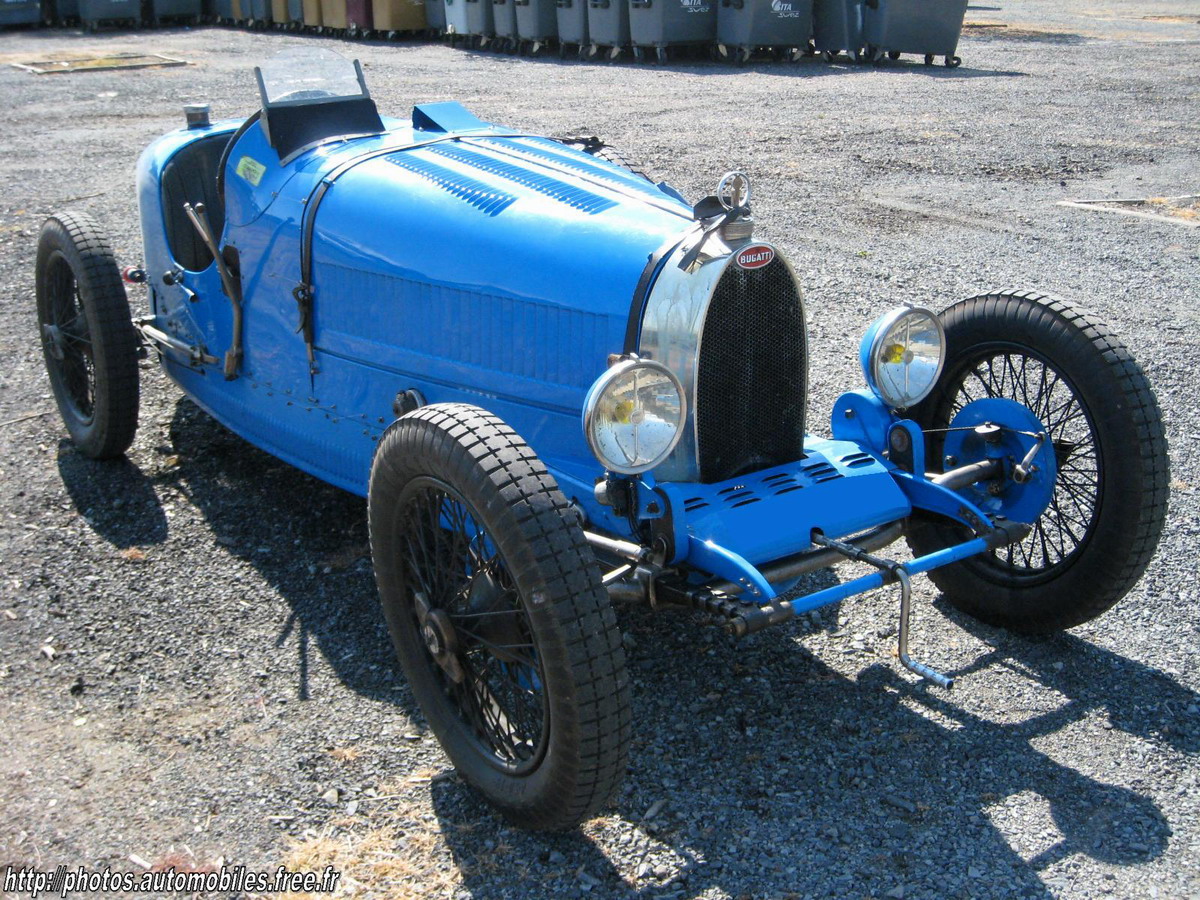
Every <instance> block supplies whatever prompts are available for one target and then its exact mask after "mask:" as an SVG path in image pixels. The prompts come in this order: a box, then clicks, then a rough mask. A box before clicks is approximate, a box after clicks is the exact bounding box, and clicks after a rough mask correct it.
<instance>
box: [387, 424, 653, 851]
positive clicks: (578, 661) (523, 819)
mask: <svg viewBox="0 0 1200 900" xmlns="http://www.w3.org/2000/svg"><path fill="white" fill-rule="evenodd" d="M369 515H370V531H371V551H372V556H373V559H374V564H375V576H376V580H377V582H378V585H379V593H380V598H381V600H382V602H383V609H384V613H385V615H386V617H387V621H388V627H389V630H390V631H391V635H392V642H393V644H394V645H395V648H396V653H397V655H398V656H399V657H400V662H401V664H402V666H403V668H404V671H405V674H406V675H407V677H408V680H409V683H410V684H411V686H412V690H413V694H414V695H415V696H416V698H417V701H418V703H419V704H420V706H421V709H422V710H423V711H424V713H425V716H426V718H427V719H428V720H429V725H430V727H431V728H432V730H433V732H434V734H436V735H437V737H438V740H439V741H441V744H442V747H443V748H444V749H445V751H446V754H447V755H448V756H449V757H450V759H451V760H452V761H453V762H454V765H455V767H456V768H457V769H458V770H459V772H460V773H461V774H462V776H463V777H464V779H465V780H466V781H467V782H469V783H470V784H471V785H473V786H474V787H475V788H476V789H477V790H479V791H480V793H482V794H483V795H484V796H485V797H486V798H487V799H488V800H489V801H491V802H492V803H493V804H494V805H495V806H497V807H498V808H499V809H500V810H501V811H502V812H503V813H504V814H505V815H507V816H508V817H509V818H511V819H512V820H514V821H515V822H516V823H517V824H519V825H522V826H524V827H527V828H536V829H561V828H570V827H573V826H575V825H576V824H578V823H579V822H580V821H582V820H583V819H585V818H587V817H588V816H591V815H593V814H595V813H596V812H597V811H598V810H599V809H600V808H601V807H602V806H603V805H604V803H605V802H606V801H607V800H608V798H609V797H610V796H611V795H612V793H613V791H614V790H615V789H616V787H617V785H618V784H619V782H620V779H621V777H622V775H623V774H624V771H625V760H626V756H627V753H628V745H629V739H630V725H629V687H628V679H627V676H626V673H625V657H624V651H623V650H622V647H621V636H620V633H619V631H618V629H617V624H616V618H615V615H614V613H613V610H612V607H611V605H610V603H609V600H608V595H607V593H606V592H605V591H604V589H603V587H602V586H601V584H600V580H599V578H598V573H597V571H596V564H595V560H594V558H593V557H592V554H591V550H590V549H589V547H588V545H587V543H586V541H585V540H584V537H583V531H582V529H581V528H580V525H579V521H578V519H577V518H576V516H575V514H574V512H573V511H572V510H571V508H570V505H569V504H568V503H567V500H566V498H565V497H564V496H563V495H562V493H561V491H559V489H558V486H557V485H556V484H555V482H554V479H553V478H552V477H551V475H550V474H549V473H548V472H547V471H546V469H545V467H544V466H543V465H542V463H541V462H540V461H539V460H538V458H537V457H536V456H535V455H534V453H533V451H532V450H530V448H529V447H528V446H527V445H526V444H525V442H524V441H522V440H521V439H520V437H518V436H517V435H516V434H515V433H514V432H513V431H512V429H510V428H509V427H508V426H506V425H505V424H504V423H503V422H501V421H500V420H499V419H497V418H495V417H494V416H492V415H490V414H488V413H486V412H484V411H483V410H481V409H477V408H475V407H472V406H465V405H458V404H442V405H434V406H427V407H424V408H422V409H419V410H417V411H415V412H413V413H410V414H408V415H406V416H404V417H402V418H400V419H399V420H397V421H396V422H395V423H394V424H393V425H392V426H391V427H390V428H389V429H388V430H387V432H386V433H385V434H384V436H383V439H382V440H381V441H380V445H379V448H378V451H377V452H376V455H375V462H374V464H373V465H372V468H371V483H370V489H369Z"/></svg>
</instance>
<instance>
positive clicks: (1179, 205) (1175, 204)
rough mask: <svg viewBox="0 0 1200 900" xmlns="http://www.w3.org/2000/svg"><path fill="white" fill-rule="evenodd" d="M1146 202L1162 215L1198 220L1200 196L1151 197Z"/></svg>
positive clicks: (1199, 218)
mask: <svg viewBox="0 0 1200 900" xmlns="http://www.w3.org/2000/svg"><path fill="white" fill-rule="evenodd" d="M1146 203H1147V204H1148V205H1149V206H1153V207H1154V211H1155V212H1157V213H1161V214H1162V215H1166V216H1174V217H1175V218H1177V219H1187V220H1188V221H1191V222H1195V221H1197V220H1200V197H1151V198H1150V199H1149V200H1147V201H1146Z"/></svg>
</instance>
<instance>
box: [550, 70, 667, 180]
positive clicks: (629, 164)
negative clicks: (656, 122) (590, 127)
mask: <svg viewBox="0 0 1200 900" xmlns="http://www.w3.org/2000/svg"><path fill="white" fill-rule="evenodd" d="M635 49H636V48H635ZM555 140H557V141H559V142H560V143H563V144H566V145H567V146H568V147H574V148H575V149H576V150H582V151H583V152H584V153H587V154H588V155H589V156H595V157H596V158H597V159H603V160H606V161H608V162H610V163H612V164H613V165H616V166H620V167H621V168H622V169H628V170H629V171H630V172H632V173H633V174H634V175H640V176H641V177H642V178H645V179H646V180H647V181H648V182H650V183H651V184H658V181H657V180H656V179H655V178H653V177H652V176H651V175H650V174H649V173H648V172H646V171H645V167H644V166H642V165H641V163H638V162H635V161H634V160H632V159H630V158H629V155H628V154H626V153H623V152H622V151H620V150H618V149H617V148H616V147H614V146H612V145H611V144H606V143H604V141H603V140H601V139H600V138H598V137H594V136H593V137H562V138H555Z"/></svg>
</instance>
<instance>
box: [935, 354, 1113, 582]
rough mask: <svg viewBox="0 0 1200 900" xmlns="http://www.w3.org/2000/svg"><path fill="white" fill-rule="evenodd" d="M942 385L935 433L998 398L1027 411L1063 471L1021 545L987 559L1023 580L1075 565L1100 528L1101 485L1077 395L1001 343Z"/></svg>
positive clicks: (1049, 369) (1033, 358) (1094, 445)
mask: <svg viewBox="0 0 1200 900" xmlns="http://www.w3.org/2000/svg"><path fill="white" fill-rule="evenodd" d="M945 383H946V389H945V391H944V402H943V404H942V408H941V409H939V410H938V411H937V412H936V413H935V414H934V417H933V423H934V427H935V428H937V427H945V426H946V425H947V424H949V423H950V422H951V421H953V419H954V416H955V415H956V414H957V413H958V412H959V411H960V410H962V408H963V407H965V406H966V405H967V404H968V403H972V402H974V401H975V400H981V399H984V398H993V397H1000V398H1003V399H1006V400H1014V401H1016V402H1018V403H1021V404H1024V405H1025V406H1026V407H1028V408H1029V409H1030V411H1032V412H1033V414H1034V415H1035V416H1037V417H1038V419H1039V420H1040V421H1041V423H1042V425H1043V426H1044V428H1045V430H1046V437H1047V440H1049V442H1050V445H1051V446H1052V447H1053V448H1054V456H1055V461H1056V463H1057V468H1058V473H1057V477H1056V478H1055V481H1054V493H1053V495H1052V497H1051V500H1050V506H1049V508H1048V509H1047V510H1046V511H1045V513H1043V514H1042V516H1041V518H1039V519H1038V520H1037V521H1036V522H1034V523H1033V531H1032V532H1031V533H1030V534H1029V535H1028V536H1027V537H1026V538H1025V539H1024V540H1022V541H1020V542H1018V543H1015V544H1010V545H1008V546H1007V547H1002V548H1000V549H999V550H994V551H992V553H991V555H990V556H989V557H987V558H986V560H987V561H988V562H990V564H991V565H993V566H996V567H998V568H999V569H1001V570H1002V571H1004V572H1005V573H1006V574H1008V575H1010V576H1011V577H1013V578H1018V579H1038V578H1042V577H1046V576H1050V575H1052V573H1053V571H1054V569H1055V567H1057V566H1062V565H1068V564H1070V562H1071V560H1072V559H1073V558H1074V557H1075V556H1076V555H1077V554H1078V553H1079V551H1080V550H1081V548H1082V547H1083V546H1084V544H1085V543H1086V542H1087V541H1088V539H1089V538H1090V537H1091V535H1092V532H1093V530H1094V528H1095V524H1096V518H1097V516H1098V514H1099V511H1100V509H1099V506H1100V497H1101V495H1102V493H1103V482H1104V468H1103V465H1102V460H1101V458H1100V451H1099V444H1098V442H1097V439H1096V428H1095V425H1094V423H1093V421H1092V417H1091V415H1090V413H1089V412H1088V410H1087V408H1086V407H1085V406H1084V405H1083V403H1082V401H1081V400H1080V398H1079V394H1078V392H1077V391H1076V390H1075V388H1074V387H1073V386H1072V384H1071V382H1070V381H1069V380H1068V379H1067V378H1066V377H1065V376H1064V375H1063V373H1062V372H1060V371H1059V370H1058V369H1056V368H1055V367H1054V366H1053V365H1052V364H1051V363H1049V362H1047V361H1046V360H1045V359H1043V358H1041V357H1039V356H1037V355H1035V354H1033V353H1031V352H1030V351H1028V350H1026V349H1023V348H1019V347H1012V346H1007V345H1003V344H998V345H996V346H994V347H984V348H980V350H979V351H978V352H977V354H976V355H975V356H974V357H973V358H970V359H968V360H966V361H965V362H964V364H963V365H961V366H959V367H957V369H956V371H954V372H951V373H949V374H948V377H947V378H946V380H945ZM937 423H945V424H942V425H938V424H937Z"/></svg>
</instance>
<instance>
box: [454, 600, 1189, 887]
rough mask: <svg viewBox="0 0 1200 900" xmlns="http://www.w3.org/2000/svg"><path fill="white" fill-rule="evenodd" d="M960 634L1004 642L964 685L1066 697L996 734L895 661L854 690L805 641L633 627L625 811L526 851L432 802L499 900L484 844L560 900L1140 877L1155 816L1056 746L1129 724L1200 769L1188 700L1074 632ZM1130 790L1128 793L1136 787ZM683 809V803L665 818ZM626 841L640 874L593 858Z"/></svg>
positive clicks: (462, 806)
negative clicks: (1079, 867)
mask: <svg viewBox="0 0 1200 900" xmlns="http://www.w3.org/2000/svg"><path fill="white" fill-rule="evenodd" d="M643 615H644V616H646V617H649V616H650V615H651V614H650V613H644V614H643ZM955 618H956V619H961V620H963V621H962V622H961V624H963V625H965V626H966V627H968V629H969V630H971V631H972V632H974V633H975V634H976V636H977V637H979V638H980V639H981V640H983V641H984V642H985V643H988V644H992V645H994V646H993V647H992V649H990V650H988V651H986V652H983V653H981V654H980V655H979V657H978V658H977V659H975V660H974V661H973V662H972V663H971V664H970V665H968V666H964V667H963V668H962V669H960V670H959V671H957V672H954V673H952V674H954V675H956V676H957V677H959V678H963V677H981V678H982V677H988V676H989V673H991V674H993V675H995V674H997V670H999V669H1007V670H1010V671H1011V672H1013V673H1016V674H1017V675H1018V676H1019V677H1021V678H1024V679H1028V681H1029V683H1030V685H1031V686H1035V687H1036V688H1037V689H1038V692H1039V693H1040V694H1042V695H1046V694H1047V693H1048V692H1054V694H1057V695H1059V696H1058V697H1057V698H1056V701H1057V702H1056V705H1054V707H1053V708H1052V709H1049V710H1047V711H1044V712H1035V713H1034V714H1033V715H1031V716H1029V717H1028V718H1026V719H1024V720H1021V721H1016V722H1011V723H1010V722H1004V721H995V720H993V719H992V718H991V717H990V716H987V715H981V714H980V713H979V712H978V711H971V710H968V709H967V708H965V706H964V705H963V704H959V703H957V702H956V701H955V698H954V695H953V694H947V693H945V692H941V691H938V690H937V689H934V688H929V687H927V686H926V685H924V684H922V683H916V682H914V681H912V680H911V678H910V676H908V675H906V674H901V673H900V671H899V670H898V669H897V668H896V666H895V664H894V663H878V664H875V665H872V666H869V667H868V668H866V669H864V670H863V671H862V672H860V673H859V675H858V677H857V680H850V679H847V678H845V677H843V676H842V675H840V674H838V673H836V672H834V671H833V670H832V669H830V668H829V667H828V666H826V665H825V664H824V663H822V662H821V661H820V660H818V659H816V658H814V657H813V656H812V655H810V654H809V653H808V652H807V651H805V650H804V649H803V648H802V647H801V646H800V645H799V644H797V643H795V642H794V641H792V640H788V638H789V637H795V636H796V635H795V634H794V633H793V634H791V635H789V634H788V629H787V628H784V629H781V630H780V631H777V632H775V633H773V634H770V635H760V636H758V638H756V639H754V641H755V642H756V643H754V644H751V643H749V642H747V643H746V644H744V645H743V649H742V650H741V651H734V650H733V649H732V645H731V643H730V642H728V641H726V640H725V639H723V638H719V639H717V640H715V641H712V642H711V643H710V644H706V643H705V642H704V640H703V639H700V640H699V641H697V640H695V639H685V640H684V641H683V642H682V643H681V642H680V641H679V640H677V638H678V634H679V632H678V630H677V625H678V622H677V620H676V621H675V622H674V623H672V621H671V619H672V617H670V616H665V617H661V618H659V619H657V620H653V621H650V620H649V619H647V620H645V621H635V622H634V627H635V628H638V627H639V626H640V630H642V631H643V632H646V633H645V634H643V635H642V637H640V638H639V643H640V645H643V646H647V647H655V648H656V649H655V650H654V652H653V653H652V654H650V653H647V654H645V655H644V656H643V658H649V659H652V660H654V662H653V664H652V665H651V666H648V667H640V668H641V673H639V674H635V677H634V685H635V692H636V700H635V714H634V726H635V728H634V732H635V735H638V737H637V738H636V739H635V744H634V750H633V756H632V759H631V764H630V775H629V778H628V784H627V786H626V790H625V792H624V793H623V794H622V795H621V797H620V798H619V800H618V801H617V803H616V805H615V809H613V810H612V811H611V812H610V813H609V814H608V815H606V816H605V817H601V818H600V819H597V820H595V821H593V822H591V823H589V824H587V825H585V826H584V828H583V829H582V830H581V831H580V832H577V833H572V834H565V835H529V834H522V833H520V832H517V831H515V830H513V829H510V828H509V827H508V826H506V825H505V824H504V823H503V822H502V821H501V820H500V819H499V818H498V817H497V816H496V815H495V814H493V813H491V812H490V810H488V808H487V807H486V806H485V805H484V804H483V803H482V801H480V800H479V799H478V798H477V797H476V796H475V795H474V794H473V793H472V792H470V791H469V790H468V789H467V788H466V787H464V786H462V785H461V784H457V783H455V782H444V783H442V784H440V785H438V786H436V787H435V789H434V803H435V808H436V810H437V812H438V815H439V816H440V817H441V819H442V832H443V834H444V835H445V836H446V838H447V840H448V841H449V842H450V844H451V847H452V849H453V851H454V853H455V856H456V859H457V861H458V862H459V864H460V868H461V870H462V872H463V873H464V876H465V877H466V880H467V887H468V888H469V889H470V890H471V891H472V894H473V895H474V896H479V897H485V896H489V878H488V875H487V871H488V869H487V867H486V866H481V865H480V864H479V854H480V847H481V846H484V845H486V843H485V842H486V841H489V840H491V841H495V842H502V843H504V844H506V845H508V847H509V851H508V855H507V857H506V862H505V866H506V868H507V870H508V871H510V872H512V871H516V872H519V871H521V870H522V869H524V868H528V869H530V870H533V871H544V870H545V869H546V867H547V864H548V863H550V864H551V865H550V868H551V869H555V868H557V870H558V877H559V878H560V881H559V882H558V883H557V884H555V885H554V891H555V895H556V896H557V895H559V894H560V893H561V894H562V895H563V896H583V895H585V894H589V893H591V891H592V890H593V889H594V890H595V896H629V897H659V898H661V897H664V896H667V897H669V896H672V895H677V896H696V895H698V894H700V893H702V892H704V891H705V890H707V889H709V888H713V887H716V888H719V889H721V890H723V891H725V892H727V893H729V894H731V895H734V896H737V895H739V894H745V893H749V894H751V895H753V896H760V895H762V896H777V895H789V894H795V895H797V896H804V895H813V896H826V895H834V896H842V895H843V894H845V895H852V896H868V895H873V896H884V895H885V894H888V892H889V891H892V892H895V890H896V888H897V887H898V886H903V887H904V894H903V896H906V897H915V896H918V897H919V896H927V897H939V898H942V897H958V896H962V897H968V896H969V897H1014V896H1021V897H1046V898H1049V897H1052V896H1055V895H1056V894H1057V893H1058V892H1059V891H1060V889H1061V887H1062V885H1061V884H1058V883H1054V882H1048V881H1047V880H1046V879H1045V878H1044V877H1043V873H1044V872H1045V871H1046V870H1047V869H1048V868H1049V867H1050V866H1052V865H1054V864H1055V863H1058V862H1060V861H1062V860H1064V859H1066V858H1068V857H1071V856H1075V855H1078V856H1084V857H1089V858H1091V859H1092V860H1095V861H1097V862H1100V863H1104V864H1108V865H1116V866H1133V865H1138V864H1140V863H1145V862H1148V861H1150V860H1152V859H1154V858H1156V857H1158V856H1160V855H1161V854H1162V853H1163V852H1164V851H1165V849H1166V847H1167V844H1168V841H1169V839H1170V836H1171V829H1170V826H1169V825H1168V823H1167V821H1166V819H1165V818H1164V816H1163V813H1162V811H1161V810H1160V809H1159V807H1158V806H1157V805H1156V803H1155V802H1154V801H1153V800H1152V799H1151V798H1150V797H1147V796H1144V795H1142V794H1140V793H1138V792H1137V791H1134V790H1131V789H1129V788H1127V787H1123V786H1116V785H1113V784H1108V783H1105V781H1104V780H1100V779H1098V778H1096V777H1093V776H1091V775H1088V774H1085V773H1083V772H1080V771H1078V770H1076V769H1073V768H1071V767H1069V766H1065V765H1062V764H1061V763H1059V762H1057V761H1056V759H1055V758H1054V757H1055V753H1054V750H1053V747H1054V744H1055V741H1056V740H1057V739H1069V738H1070V736H1071V735H1072V733H1073V732H1078V731H1080V730H1083V731H1086V729H1088V728H1106V729H1107V728H1116V729H1119V730H1121V731H1122V732H1125V733H1127V734H1129V735H1131V736H1133V737H1136V738H1139V739H1141V740H1142V741H1146V742H1149V743H1150V744H1151V745H1157V746H1158V747H1159V748H1164V747H1169V748H1171V749H1173V750H1175V751H1178V752H1184V753H1188V754H1196V753H1200V731H1198V730H1197V727H1196V723H1195V722H1194V721H1191V720H1194V719H1195V716H1191V717H1190V719H1189V717H1187V716H1185V715H1184V711H1185V710H1186V709H1187V708H1188V707H1189V706H1190V705H1193V704H1195V703H1196V702H1197V699H1198V696H1197V694H1196V693H1194V692H1192V691H1191V690H1188V689H1186V688H1184V687H1182V686H1181V685H1179V684H1178V682H1176V681H1175V680H1173V679H1172V678H1170V677H1169V676H1167V675H1165V674H1164V673H1162V672H1160V671H1158V670H1156V669H1153V668H1151V667H1148V666H1145V665H1142V664H1140V663H1137V662H1134V661H1132V660H1129V659H1127V658H1124V657H1121V656H1119V655H1117V654H1114V653H1112V652H1110V651H1108V650H1104V649H1102V648H1099V647H1096V646H1094V645H1092V644H1090V643H1088V642H1086V641H1083V640H1080V639H1079V638H1076V637H1073V636H1071V635H1060V636H1056V637H1054V638H1051V639H1043V640H1029V639H1025V638H1021V637H1017V636H1013V635H1009V634H1006V633H1004V632H1002V631H998V630H995V629H991V628H988V627H987V626H983V625H980V624H978V623H974V622H972V621H970V620H967V619H966V617H963V616H958V615H957V614H955ZM768 641H781V642H784V643H783V647H784V648H786V649H784V650H782V651H781V650H780V646H779V645H778V644H777V645H776V646H775V647H774V649H770V644H769V643H768ZM659 645H665V646H659ZM668 647H669V649H666V648H668ZM781 653H782V655H783V657H784V660H783V662H784V664H783V665H782V666H780V662H781V660H780V655H781ZM636 655H637V654H635V656H636ZM697 658H698V659H699V660H700V661H701V663H700V664H701V665H702V666H703V667H704V669H706V670H709V671H711V678H709V679H706V686H707V687H708V688H710V689H711V690H712V692H713V693H712V694H710V695H709V696H713V695H714V694H715V695H720V696H719V697H717V698H716V699H715V701H714V702H712V703H707V702H705V701H703V700H701V701H700V702H699V703H698V702H697V701H698V698H697V696H696V695H695V693H694V691H693V692H689V691H687V690H681V687H683V686H686V685H689V684H692V683H693V682H691V681H690V680H689V679H681V678H679V677H678V673H679V672H680V671H682V670H688V671H693V670H694V669H695V667H696V665H697ZM634 668H635V672H636V671H637V670H638V669H639V667H638V666H636V664H635V667H634ZM757 673H761V675H758V674H757ZM731 695H732V696H733V700H732V705H731V700H730V699H727V698H729V697H730V696H731ZM680 710H687V711H688V715H686V716H681V715H680V714H679V711H680ZM1004 715H1005V713H1004V712H1003V711H1001V712H1000V714H999V717H1002V716H1004ZM638 721H642V722H658V723H672V724H670V725H669V726H668V727H669V728H670V733H669V734H668V735H666V736H664V735H660V734H647V733H646V732H645V730H642V731H639V729H638V727H637V723H638ZM660 727H661V726H660ZM784 733H789V734H791V735H792V736H793V738H794V736H795V735H796V734H800V735H802V736H803V740H802V741H801V745H800V746H795V745H781V744H780V743H778V735H780V734H784ZM1084 739H1085V740H1086V737H1085V738H1084ZM648 756H649V757H653V758H654V765H653V767H652V768H653V769H654V770H655V771H656V772H658V771H661V770H663V769H664V768H665V769H666V770H667V771H668V772H671V773H672V774H671V776H670V777H669V778H668V779H665V780H663V781H662V783H661V784H659V783H647V778H648V776H647V775H645V774H643V775H642V776H641V777H639V772H643V773H644V772H646V771H647V770H648V769H650V768H651V767H649V766H646V765H645V764H644V763H642V762H640V760H645V759H646V758H647V757H648ZM1121 762H1124V763H1134V765H1133V768H1135V769H1136V763H1137V760H1136V758H1133V757H1131V758H1130V759H1125V760H1123V761H1121V760H1114V761H1109V764H1110V765H1116V764H1119V763H1121ZM675 773H678V774H675ZM1120 778H1121V780H1122V781H1125V782H1126V783H1128V782H1129V781H1130V780H1133V781H1134V782H1136V777H1135V778H1132V779H1131V776H1130V773H1129V771H1128V769H1127V770H1126V771H1125V772H1124V773H1122V775H1121V776H1120ZM680 792H686V794H687V797H688V799H686V800H684V801H683V802H674V798H676V797H678V795H679V794H680ZM695 798H701V799H702V803H701V804H700V807H702V809H701V810H699V811H698V809H697V803H696V799H695ZM659 801H663V802H662V803H659ZM656 804H657V806H656ZM648 813H649V815H650V818H647V814H648ZM484 823H486V824H484ZM630 826H636V828H637V830H638V834H639V836H638V838H637V842H638V843H637V846H644V848H645V852H644V855H645V859H646V860H647V867H645V868H643V869H642V873H643V876H644V877H641V878H631V873H630V872H629V871H628V870H627V869H626V870H625V871H618V870H617V869H616V868H614V866H613V865H612V864H611V862H610V861H609V858H608V856H607V855H606V853H605V852H604V849H603V846H602V845H603V843H606V842H608V841H609V840H623V839H622V838H621V837H619V836H620V835H622V834H628V833H629V831H630ZM467 831H470V835H469V837H467ZM730 847H737V848H739V849H743V850H744V855H743V856H742V857H741V858H742V859H743V860H744V862H743V863H742V864H740V865H738V866H737V867H736V869H732V868H730V867H726V868H724V869H722V868H714V867H711V866H709V865H708V864H707V863H706V862H705V861H706V860H708V859H712V858H718V859H719V858H723V857H724V858H727V857H728V855H729V848H730ZM664 859H665V860H667V863H666V864H665V868H657V869H656V867H659V866H663V865H664V864H663V862H662V860H664ZM554 862H557V863H558V865H557V867H556V866H554V865H553V863H554ZM535 864H536V865H535ZM656 872H657V873H661V874H656ZM680 879H682V880H680ZM531 886H532V885H531ZM889 896H896V894H895V893H892V894H889Z"/></svg>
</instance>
